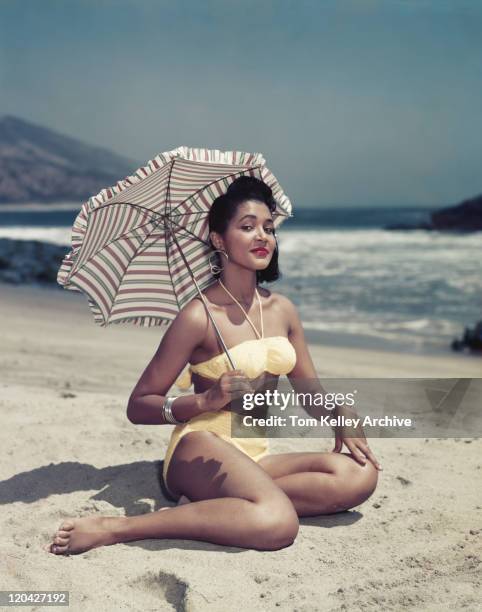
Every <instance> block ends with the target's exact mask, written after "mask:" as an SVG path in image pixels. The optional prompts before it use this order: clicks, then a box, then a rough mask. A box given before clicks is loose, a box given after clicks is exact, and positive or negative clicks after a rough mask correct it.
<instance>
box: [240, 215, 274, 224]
mask: <svg viewBox="0 0 482 612" xmlns="http://www.w3.org/2000/svg"><path fill="white" fill-rule="evenodd" d="M246 217H251V218H252V219H257V218H258V217H257V216H256V215H244V217H241V219H240V221H242V220H243V219H246ZM266 221H270V222H271V223H274V221H273V219H272V218H271V217H266V219H265V222H266Z"/></svg>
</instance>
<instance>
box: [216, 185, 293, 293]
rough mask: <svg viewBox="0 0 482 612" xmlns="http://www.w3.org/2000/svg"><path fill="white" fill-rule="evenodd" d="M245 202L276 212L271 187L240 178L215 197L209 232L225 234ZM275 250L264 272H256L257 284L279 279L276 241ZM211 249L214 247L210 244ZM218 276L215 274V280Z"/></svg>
mask: <svg viewBox="0 0 482 612" xmlns="http://www.w3.org/2000/svg"><path fill="white" fill-rule="evenodd" d="M246 200H257V201H258V202H262V203H263V204H266V206H267V207H268V208H269V210H270V211H271V213H274V212H275V210H276V200H275V199H274V197H273V192H272V191H271V187H269V186H268V185H267V184H266V183H265V182H263V181H261V180H260V179H257V178H255V177H254V176H240V177H239V178H237V179H236V180H234V181H233V182H232V183H231V184H230V185H229V187H228V190H227V191H226V193H224V194H223V195H221V196H219V197H217V198H216V199H215V200H214V202H213V203H212V206H211V208H210V210H209V215H208V222H209V231H210V232H217V233H218V234H221V236H222V235H223V234H224V233H225V232H226V230H227V228H228V225H229V223H230V221H231V220H232V219H233V218H234V216H235V215H236V212H237V210H238V206H239V205H240V204H242V203H243V202H246ZM275 241H276V248H275V250H274V252H273V255H272V257H271V261H270V262H269V265H268V267H267V268H265V269H264V270H257V271H256V281H257V283H271V282H273V281H275V280H278V278H280V276H281V273H280V270H279V267H278V241H277V240H276V234H275ZM211 246H212V247H213V249H214V248H215V247H214V245H213V244H212V243H211ZM223 259H224V258H223V256H222V255H221V265H223ZM219 275H220V274H215V275H214V276H215V277H216V278H217V277H218V276H219Z"/></svg>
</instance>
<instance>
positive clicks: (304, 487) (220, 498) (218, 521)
mask: <svg viewBox="0 0 482 612" xmlns="http://www.w3.org/2000/svg"><path fill="white" fill-rule="evenodd" d="M167 478H168V481H169V488H170V489H171V490H172V491H173V492H176V493H179V494H183V495H185V496H187V497H188V498H189V499H190V500H191V501H192V503H190V504H184V505H180V506H177V507H173V508H169V510H167V511H160V510H159V511H156V512H151V513H148V514H144V515H140V516H132V517H95V516H94V517H87V518H81V519H72V520H66V521H64V522H63V523H62V524H61V526H60V528H59V530H58V531H57V533H56V535H55V537H54V541H53V543H52V544H50V545H49V546H48V547H47V550H49V551H50V552H54V553H56V554H69V553H79V552H84V551H86V550H89V549H91V548H95V547H97V546H104V545H110V544H116V543H119V542H129V541H133V540H143V539H148V538H161V539H188V540H201V541H205V542H212V543H214V544H221V545H227V546H239V547H242V548H254V549H258V550H278V549H280V548H284V547H285V546H289V545H290V544H292V543H293V541H294V539H295V538H296V535H297V533H298V528H299V523H298V516H308V515H316V514H325V513H332V512H337V511H341V510H346V509H348V508H350V507H353V506H355V505H357V504H359V503H361V502H362V501H364V500H365V499H366V498H367V497H369V495H371V493H372V492H373V490H374V488H375V486H376V479H377V474H376V470H375V468H373V466H371V465H369V464H367V465H366V466H364V467H362V466H359V465H358V464H356V462H355V461H354V460H353V459H351V458H350V457H348V456H346V455H340V454H335V453H289V454H286V455H270V456H269V457H264V458H263V459H262V460H261V461H260V462H259V464H257V463H255V462H254V461H252V460H251V459H250V458H249V457H248V456H247V455H245V454H244V453H242V452H241V451H239V450H238V449H237V448H235V447H234V446H233V445H231V444H229V443H228V442H226V441H225V440H223V439H221V438H220V437H219V436H217V435H216V434H214V433H210V432H207V431H196V432H191V433H189V434H186V435H185V436H183V438H181V440H180V441H179V444H178V445H177V447H176V450H175V452H174V454H173V456H172V459H171V463H170V465H169V470H168V475H167Z"/></svg>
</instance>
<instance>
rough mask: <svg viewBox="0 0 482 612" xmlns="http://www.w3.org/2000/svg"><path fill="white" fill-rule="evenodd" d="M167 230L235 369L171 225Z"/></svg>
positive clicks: (233, 365)
mask: <svg viewBox="0 0 482 612" xmlns="http://www.w3.org/2000/svg"><path fill="white" fill-rule="evenodd" d="M168 231H169V234H170V235H171V236H172V239H173V240H174V242H175V243H176V246H177V248H178V250H179V253H180V254H181V257H182V259H183V261H184V263H185V264H186V268H187V269H188V272H189V274H190V275H191V278H192V281H193V283H194V285H195V287H196V289H197V292H198V293H199V296H200V298H201V300H202V301H203V303H204V306H205V307H206V312H207V313H208V317H209V318H210V320H211V323H212V324H213V327H214V329H215V331H216V334H217V336H218V338H219V341H220V342H221V345H222V347H223V350H224V352H225V353H226V356H227V358H228V361H229V363H230V364H231V367H232V368H233V370H236V366H235V364H234V361H233V360H232V358H231V355H230V354H229V351H228V347H227V346H226V344H225V342H224V340H223V337H222V335H221V332H220V330H219V328H218V326H217V325H216V321H215V320H214V319H213V316H212V315H211V312H210V311H209V307H208V302H207V300H206V298H205V297H204V295H203V294H202V292H201V289H200V287H199V285H198V284H197V281H196V279H195V278H194V274H193V273H192V270H191V268H190V266H189V264H188V262H187V259H186V257H185V256H184V253H183V252H182V249H181V247H180V246H179V242H178V241H177V239H176V236H175V235H174V232H173V231H172V228H171V227H169V228H168Z"/></svg>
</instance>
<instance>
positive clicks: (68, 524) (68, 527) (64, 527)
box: [60, 520, 74, 531]
mask: <svg viewBox="0 0 482 612" xmlns="http://www.w3.org/2000/svg"><path fill="white" fill-rule="evenodd" d="M73 528H74V523H73V521H68V520H67V521H63V522H62V524H61V525H60V529H61V530H62V531H70V530H71V529H73Z"/></svg>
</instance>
